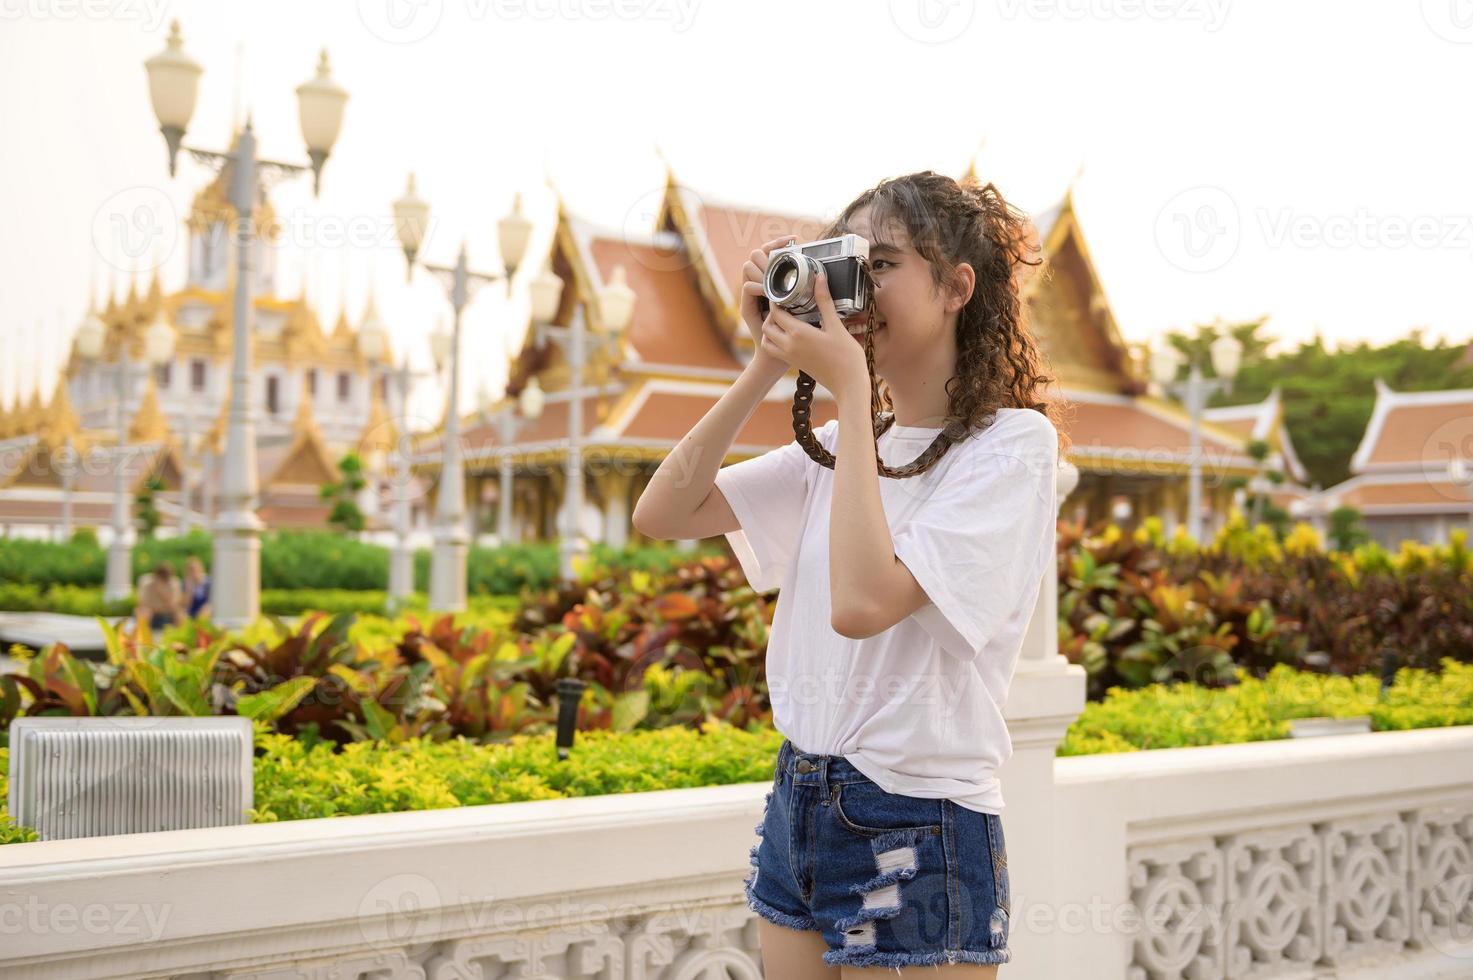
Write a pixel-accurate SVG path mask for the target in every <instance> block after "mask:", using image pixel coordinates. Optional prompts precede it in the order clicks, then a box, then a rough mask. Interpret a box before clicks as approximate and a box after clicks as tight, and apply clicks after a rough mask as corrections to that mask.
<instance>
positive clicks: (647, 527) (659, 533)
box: [629, 507, 670, 541]
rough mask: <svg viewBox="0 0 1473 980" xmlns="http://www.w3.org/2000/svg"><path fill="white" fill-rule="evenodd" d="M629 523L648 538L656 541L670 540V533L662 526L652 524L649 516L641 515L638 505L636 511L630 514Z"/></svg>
mask: <svg viewBox="0 0 1473 980" xmlns="http://www.w3.org/2000/svg"><path fill="white" fill-rule="evenodd" d="M629 523H630V525H631V526H632V527H633V528H634V529H635V530H636V531H638V532H639V533H640V534H643V535H644V536H645V537H647V538H650V539H652V540H655V541H668V540H670V535H667V534H665V533H664V532H663V530H662V529H661V528H658V527H653V526H651V524H650V522H649V518H647V517H643V516H641V514H640V513H639V508H638V507H636V508H635V509H634V513H633V514H631V515H630V517H629Z"/></svg>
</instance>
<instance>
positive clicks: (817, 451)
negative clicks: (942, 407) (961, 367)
mask: <svg viewBox="0 0 1473 980" xmlns="http://www.w3.org/2000/svg"><path fill="white" fill-rule="evenodd" d="M860 261H861V263H863V260H860ZM864 264H866V265H867V263H864ZM867 293H868V295H867V297H866V299H865V304H864V363H865V367H866V368H867V369H868V371H869V412H870V418H871V419H872V420H873V423H874V433H873V435H874V445H875V465H876V466H877V467H878V469H879V473H880V476H888V477H890V478H891V479H903V478H905V477H908V476H919V475H920V474H922V473H924V472H926V471H927V470H929V469H930V468H931V467H932V466H933V465H935V463H936V461H937V460H939V459H940V458H941V457H942V456H945V455H946V451H947V450H948V449H950V448H951V446H952V443H953V441H954V440H953V439H952V437H951V435H950V429H951V426H948V427H947V428H946V429H943V430H941V431H940V432H938V433H936V438H935V439H933V440H932V441H931V444H930V445H929V446H927V447H926V449H925V451H924V452H922V453H921V454H920V455H919V456H917V457H916V458H915V459H914V460H912V461H911V462H909V463H906V464H905V465H904V466H895V467H892V466H888V465H886V463H885V461H884V460H883V459H881V458H880V445H879V440H880V436H881V435H883V434H884V433H885V432H886V430H888V429H889V428H890V426H891V425H892V424H894V422H895V416H894V415H893V414H891V415H887V416H883V417H882V416H881V415H880V383H879V379H878V378H876V377H875V314H876V309H875V290H874V281H873V278H872V277H871V281H870V288H869V289H868V290H867ZM816 384H817V381H815V380H814V379H813V377H812V376H811V375H809V374H808V373H807V372H806V371H802V370H800V371H799V372H798V385H797V390H796V391H795V392H794V393H793V435H794V436H795V437H796V439H797V440H798V445H800V446H802V447H803V449H804V451H805V452H807V453H808V455H809V457H810V458H811V459H812V460H813V461H814V462H815V463H817V464H818V465H820V466H826V467H828V468H829V469H833V468H834V460H835V456H834V454H833V453H831V452H829V451H828V450H827V449H825V448H824V447H823V444H822V443H820V442H819V441H818V438H817V437H816V436H814V434H813V425H812V417H813V411H812V409H813V389H814V386H815V385H816Z"/></svg>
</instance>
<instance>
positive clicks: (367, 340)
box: [358, 318, 422, 610]
mask: <svg viewBox="0 0 1473 980" xmlns="http://www.w3.org/2000/svg"><path fill="white" fill-rule="evenodd" d="M388 346H389V341H388V331H387V330H386V329H385V328H384V325H383V323H382V321H380V320H379V319H377V318H370V319H369V320H368V321H367V322H365V323H364V325H363V327H362V328H361V329H360V330H359V331H358V349H359V350H360V351H362V353H363V356H364V358H366V359H367V360H368V363H369V364H370V365H371V366H372V367H373V369H374V371H375V376H374V382H373V383H377V380H378V378H379V377H385V378H387V379H389V381H390V382H392V384H393V388H394V395H395V397H396V399H397V401H398V408H397V414H398V418H400V419H401V420H404V419H408V418H409V384H410V381H411V380H413V379H414V378H417V377H421V376H422V373H421V372H416V371H412V370H410V367H409V358H408V356H407V355H406V356H404V357H403V358H401V359H400V362H399V366H398V367H395V366H393V365H392V364H390V363H387V362H386V355H387V352H388ZM396 428H399V427H396ZM396 435H397V437H398V438H397V439H396V440H395V445H394V450H393V457H394V475H393V486H394V501H393V512H392V521H393V527H394V543H393V544H392V545H391V546H390V548H389V596H388V598H389V606H390V609H391V610H398V609H400V608H402V607H403V606H404V605H405V603H407V602H408V600H409V598H410V596H411V595H413V594H414V550H413V549H412V548H410V547H409V479H410V472H409V444H408V440H409V434H408V433H407V432H404V431H403V430H402V428H401V429H399V431H398V432H397V433H396Z"/></svg>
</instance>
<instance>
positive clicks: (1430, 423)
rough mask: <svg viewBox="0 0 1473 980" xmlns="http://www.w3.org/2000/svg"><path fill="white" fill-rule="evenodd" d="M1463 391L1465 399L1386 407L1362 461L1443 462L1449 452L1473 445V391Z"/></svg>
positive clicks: (1393, 463) (1448, 456) (1448, 455)
mask: <svg viewBox="0 0 1473 980" xmlns="http://www.w3.org/2000/svg"><path fill="white" fill-rule="evenodd" d="M1466 394H1467V396H1468V397H1467V400H1466V401H1462V400H1458V401H1451V400H1450V401H1447V402H1441V403H1433V404H1421V405H1418V404H1398V405H1394V406H1393V407H1391V408H1389V409H1388V410H1387V412H1386V415H1385V418H1384V420H1383V421H1382V422H1381V426H1380V431H1379V432H1378V433H1377V438H1376V440H1375V442H1374V443H1373V444H1372V445H1371V446H1370V451H1369V452H1368V453H1367V454H1366V456H1365V457H1364V460H1363V465H1365V464H1369V465H1371V466H1385V465H1396V464H1412V465H1415V466H1421V465H1423V464H1424V463H1426V464H1435V465H1446V463H1447V460H1448V459H1450V458H1451V455H1452V454H1455V453H1457V452H1459V451H1461V449H1462V447H1465V446H1473V391H1469V392H1467V393H1466Z"/></svg>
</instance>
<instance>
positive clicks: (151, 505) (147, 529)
mask: <svg viewBox="0 0 1473 980" xmlns="http://www.w3.org/2000/svg"><path fill="white" fill-rule="evenodd" d="M162 489H164V481H163V480H162V479H160V478H159V477H158V476H151V477H149V478H148V479H147V480H145V481H143V488H142V489H141V490H139V491H138V494H137V495H136V496H135V497H134V498H133V516H134V517H135V518H136V519H137V521H138V530H139V531H140V532H141V533H142V534H143V536H144V537H145V538H151V537H153V534H154V532H155V531H157V530H158V529H159V525H160V524H162V523H163V516H162V515H161V514H160V513H159V508H158V493H159V491H160V490H162Z"/></svg>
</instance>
